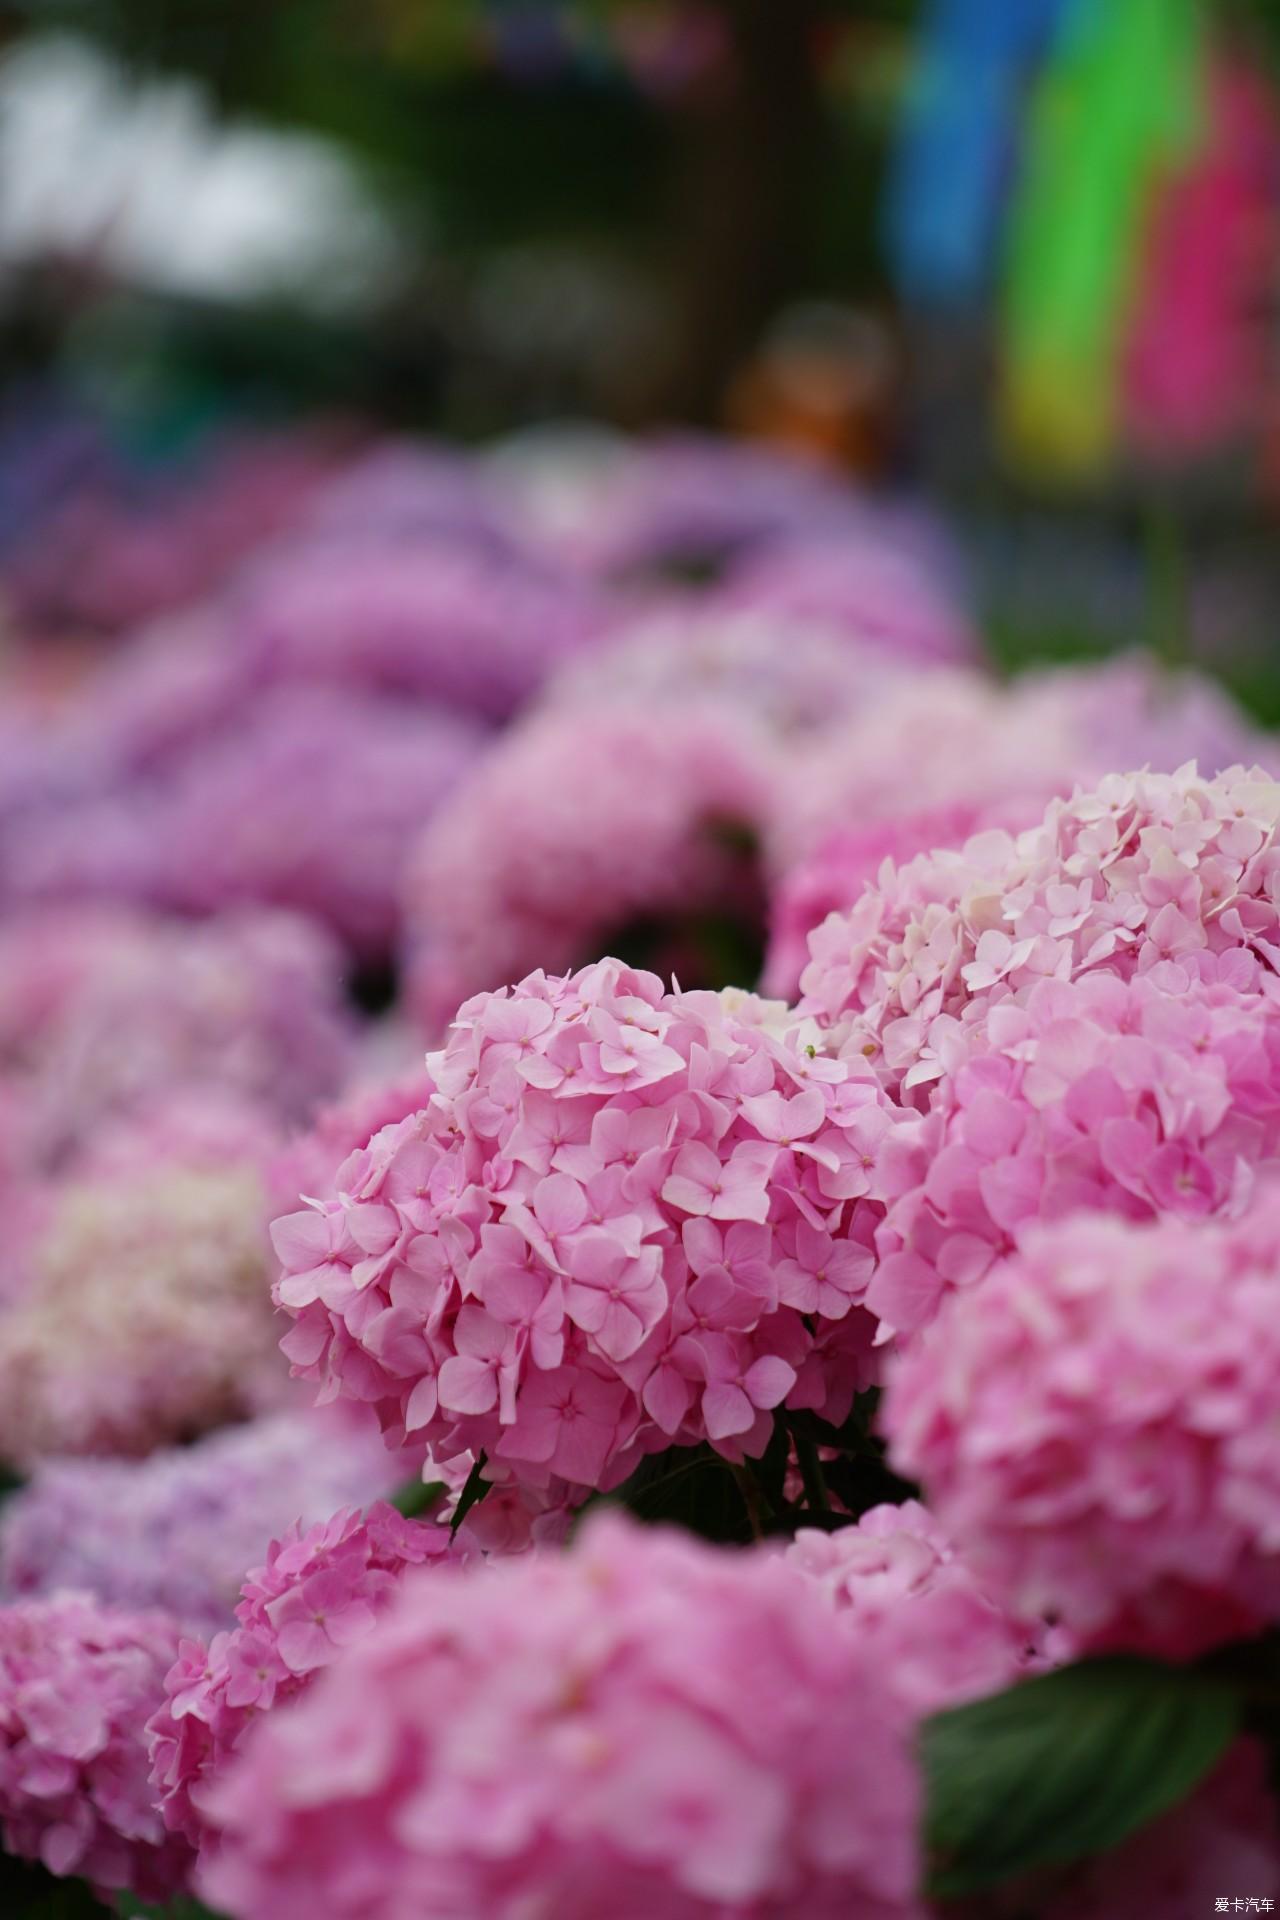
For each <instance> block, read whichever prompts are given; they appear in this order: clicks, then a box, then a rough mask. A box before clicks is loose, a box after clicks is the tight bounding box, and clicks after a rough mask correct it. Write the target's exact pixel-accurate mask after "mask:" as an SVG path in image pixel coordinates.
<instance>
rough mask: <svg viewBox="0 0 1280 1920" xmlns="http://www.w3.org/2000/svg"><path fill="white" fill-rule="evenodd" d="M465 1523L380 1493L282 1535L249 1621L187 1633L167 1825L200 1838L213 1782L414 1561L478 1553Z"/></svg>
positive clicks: (161, 1712)
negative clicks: (413, 1509) (403, 1506)
mask: <svg viewBox="0 0 1280 1920" xmlns="http://www.w3.org/2000/svg"><path fill="white" fill-rule="evenodd" d="M475 1551H476V1550H475V1548H474V1547H473V1546H472V1545H471V1543H470V1541H469V1539H468V1537H467V1535H466V1531H465V1528H464V1529H462V1530H460V1531H459V1533H458V1534H457V1535H456V1536H454V1537H451V1535H450V1532H449V1529H448V1528H447V1527H445V1526H440V1525H437V1524H436V1523H435V1522H433V1521H421V1520H406V1519H404V1518H403V1516H402V1515H400V1514H399V1513H397V1512H396V1510H395V1508H394V1507H390V1506H387V1505H386V1504H385V1503H384V1502H381V1501H379V1502H377V1503H376V1504H375V1505H374V1506H372V1507H371V1508H370V1509H369V1512H368V1515H367V1516H365V1517H362V1516H361V1514H360V1512H359V1511H358V1509H356V1508H354V1507H352V1508H347V1509H344V1510H342V1511H340V1512H338V1513H335V1514H334V1515H333V1516H332V1517H331V1518H330V1519H328V1520H324V1521H321V1522H318V1523H317V1524H316V1525H314V1526H311V1527H309V1528H307V1529H306V1531H305V1532H304V1531H303V1530H302V1528H301V1527H299V1526H297V1525H295V1526H293V1527H292V1528H290V1530H289V1531H288V1532H287V1533H286V1534H285V1535H284V1537H283V1538H282V1539H280V1540H273V1541H272V1542H271V1544H270V1546H269V1548H268V1550H267V1558H266V1563H265V1565H263V1566H259V1567H255V1568H254V1569H253V1570H252V1572H250V1573H249V1574H248V1575H247V1577H246V1578H245V1581H244V1585H243V1587H242V1589H241V1598H240V1601H239V1604H238V1605H237V1607H236V1610H235V1611H236V1620H237V1624H236V1626H234V1627H233V1628H232V1629H231V1630H230V1631H228V1632H225V1633H217V1634H215V1635H214V1637H213V1639H212V1640H211V1641H210V1642H209V1645H208V1646H207V1647H206V1646H205V1645H204V1643H203V1642H202V1641H198V1640H184V1641H183V1642H182V1646H181V1650H180V1652H179V1655H178V1659H177V1661H176V1662H175V1664H174V1665H173V1667H172V1668H171V1670H170V1672H169V1674H168V1676H167V1679H166V1681H165V1690H164V1699H163V1704H161V1705H160V1706H159V1707H158V1708H157V1710H156V1713H155V1716H154V1718H153V1719H152V1721H151V1724H150V1726H149V1728H148V1735H149V1739H150V1746H151V1756H152V1784H153V1786H154V1788H155V1793H156V1796H157V1804H158V1806H159V1809H160V1812H161V1814H162V1816H163V1819H164V1822H165V1825H166V1826H168V1827H169V1828H171V1829H172V1831H173V1832H175V1833H181V1834H183V1835H184V1836H185V1837H186V1838H187V1839H188V1840H189V1841H190V1842H191V1844H192V1845H193V1846H196V1847H199V1846H200V1845H201V1843H202V1841H203V1839H204V1837H205V1835H204V1822H203V1807H204V1804H205V1801H206V1797H207V1795H208V1793H209V1790H210V1788H211V1787H212V1786H213V1785H214V1784H215V1783H216V1781H217V1780H218V1779H219V1777H220V1776H221V1775H222V1773H223V1772H224V1771H225V1769H226V1767H227V1765H228V1763H229V1762H230V1760H231V1758H232V1756H233V1755H234V1754H235V1753H236V1752H237V1751H238V1750H239V1748H240V1746H241V1745H242V1743H243V1741H244V1738H245V1735H246V1734H247V1733H248V1732H249V1730H250V1728H252V1727H254V1726H255V1725H256V1724H257V1722H258V1721H259V1719H260V1718H261V1716H262V1715H263V1714H264V1713H266V1712H268V1711H269V1710H271V1709H274V1708H275V1707H277V1706H282V1705H283V1704H284V1703H285V1702H286V1701H288V1700H292V1699H293V1698H294V1697H295V1696H296V1695H297V1694H299V1693H301V1692H302V1691H303V1689H304V1688H306V1687H307V1686H308V1684H309V1683H310V1682H311V1681H312V1680H313V1679H314V1677H315V1675H316V1674H317V1673H318V1672H319V1671H320V1669H321V1668H322V1667H327V1666H330V1665H331V1664H332V1663H333V1661H335V1660H336V1659H337V1658H338V1656H339V1654H341V1653H342V1652H343V1651H344V1650H345V1649H346V1648H348V1647H351V1646H354V1645H355V1643H356V1642H357V1641H359V1640H361V1639H363V1638H364V1637H365V1635H366V1634H368V1633H369V1631H370V1630H371V1628H372V1627H373V1625H374V1622H375V1621H376V1620H377V1619H378V1617H379V1615H380V1614H382V1613H384V1612H385V1611H386V1608H387V1606H388V1604H389V1603H390V1600H391V1598H392V1596H393V1594H394V1592H395V1590H396V1586H397V1584H398V1582H399V1580H400V1578H401V1576H402V1575H403V1573H404V1572H405V1569H406V1568H408V1567H421V1566H424V1565H426V1564H427V1563H428V1562H431V1563H444V1562H446V1561H447V1562H452V1563H457V1562H461V1561H465V1560H469V1559H472V1558H474V1557H475Z"/></svg>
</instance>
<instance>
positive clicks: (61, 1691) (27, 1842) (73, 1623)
mask: <svg viewBox="0 0 1280 1920" xmlns="http://www.w3.org/2000/svg"><path fill="white" fill-rule="evenodd" d="M177 1645H178V1631H177V1626H176V1624H175V1623H174V1622H173V1621H171V1620H170V1619H169V1618H168V1617H167V1616H166V1615H165V1614H163V1613H130V1612H125V1611H115V1610H112V1609H109V1608H105V1607H100V1606H99V1605H98V1604H97V1603H96V1602H95V1601H92V1600H90V1599H89V1598H88V1597H87V1596H85V1595H83V1594H76V1593H64V1594H61V1595H58V1596H57V1597H55V1598H53V1599H49V1600H24V1601H20V1602H18V1603H16V1604H15V1605H12V1606H6V1607H0V1831H2V1832H3V1835H4V1844H5V1847H6V1848H7V1849H8V1851H9V1852H10V1853H14V1854H17V1855H19V1856H20V1857H21V1858H23V1859H26V1860H39V1861H41V1862H43V1864H44V1865H45V1866H46V1867H47V1868H48V1869H49V1871H50V1872H51V1873H55V1874H58V1875H67V1874H76V1875H80V1876H82V1877H83V1878H84V1879H86V1880H89V1881H91V1882H93V1883H94V1885H95V1886H97V1887H100V1888H102V1889H104V1890H105V1889H112V1890H114V1889H118V1888H126V1889H128V1890H129V1891H130V1892H132V1893H135V1894H137V1895H138V1896H139V1898H141V1899H144V1900H160V1901H163V1900H169V1899H171V1898H172V1897H173V1896H174V1895H175V1894H176V1893H178V1892H179V1891H181V1889H182V1888H183V1886H184V1885H185V1883H186V1880H187V1876H188V1874H189V1872H190V1868H191V1862H192V1854H191V1850H190V1848H189V1847H188V1845H187V1843H186V1842H185V1841H184V1840H183V1839H181V1838H180V1837H179V1836H178V1835H176V1834H170V1833H167V1832H166V1831H165V1825H164V1822H163V1820H162V1819H161V1817H160V1815H159V1813H158V1812H157V1811H156V1809H155V1807H154V1805H153V1804H152V1790H151V1787H150V1785H149V1782H148V1761H147V1744H146V1737H145V1728H146V1723H147V1720H148V1718H149V1716H150V1715H151V1714H152V1713H153V1712H154V1711H155V1709H156V1707H157V1706H158V1705H159V1703H160V1701H161V1700H162V1699H163V1698H164V1676H165V1670H166V1668H167V1667H168V1666H169V1664H170V1662H171V1661H172V1660H173V1657H174V1655H175V1653H176V1651H177Z"/></svg>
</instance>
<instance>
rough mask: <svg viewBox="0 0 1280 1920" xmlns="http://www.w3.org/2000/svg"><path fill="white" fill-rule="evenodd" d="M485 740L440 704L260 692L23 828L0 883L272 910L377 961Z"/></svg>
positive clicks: (29, 891)
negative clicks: (446, 798) (165, 764)
mask: <svg viewBox="0 0 1280 1920" xmlns="http://www.w3.org/2000/svg"><path fill="white" fill-rule="evenodd" d="M483 738H484V736H483V734H482V732H481V730H480V728H479V727H478V726H477V725H475V724H474V723H473V722H472V721H470V720H469V719H468V718H467V717H466V716H465V715H461V714H456V713H450V712H448V711H446V710H444V709H440V708H430V707H413V706H406V705H405V704H404V703H403V702H397V701H395V700H393V699H391V698H389V697H379V696H377V695H373V694H367V693H360V692H353V691H352V690H350V689H347V690H345V691H339V690H337V689H330V688H323V687H297V686H286V687H280V688H274V689H271V688H269V689H267V690H265V691H262V692H258V693H256V694H254V695H253V696H252V698H246V700H245V702H244V705H243V708H242V709H241V710H238V711H236V712H235V714H234V715H233V716H231V717H230V718H229V723H228V724H227V725H226V726H224V727H223V728H221V729H220V730H219V729H213V728H211V729H210V731H209V735H208V737H207V738H205V739H204V740H202V741H201V742H199V743H198V744H197V745H196V746H195V747H193V748H190V749H188V750H187V751H186V752H185V753H184V754H183V755H182V756H181V757H180V758H179V759H177V761H176V763H175V764H174V765H172V766H170V767H169V768H168V769H166V770H165V771H164V773H163V774H157V773H155V772H152V773H150V774H149V775H148V776H147V778H146V779H145V780H134V781H125V782H123V783H122V784H120V785H119V786H117V787H115V788H113V790H112V791H111V792H110V793H109V794H108V795H107V796H106V797H105V798H103V797H95V798H93V799H91V800H88V801H86V802H83V803H81V804H80V805H78V806H69V807H63V808H61V809H57V810H51V811H50V812H49V813H48V814H47V815H46V816H45V817H44V818H42V819H40V820H38V821H36V822H34V823H32V824H30V825H28V826H27V827H26V829H25V831H24V832H22V833H21V834H19V835H15V836H14V840H13V844H12V847H11V849H10V851H9V852H8V854H7V855H6V854H4V853H3V851H0V868H2V869H3V880H4V883H5V885H6V887H7V890H8V893H9V895H10V897H11V898H13V899H15V900H18V901H27V900H51V899H67V898H89V897H97V898H104V899H111V900H116V901H124V900H131V901H138V902H141V903H143V904H145V905H149V906H153V907H162V908H169V909H174V910H177V911H179V912H183V913H199V914H205V913H213V912H218V911H221V910H222V909H224V908H227V907H232V906H239V905H244V904H246V903H248V904H260V905H266V906H275V907H282V908H287V909H292V910H293V911H295V912H298V913H305V914H307V915H309V916H310V917H311V918H312V920H314V921H315V922H316V923H317V924H318V925H321V926H328V927H330V928H332V930H333V932H334V933H335V934H336V935H337V936H338V937H339V938H340V939H341V940H342V942H343V943H344V945H345V946H346V947H347V948H348V949H349V950H351V951H352V952H354V953H355V954H357V955H359V956H361V957H367V956H370V955H372V956H380V955H384V954H388V953H390V952H391V951H392V950H393V949H394V947H395V946H396V944H397V939H398V934H399V893H400V874H401V868H402V866H403V864H404V860H405V857H406V855H407V853H408V850H409V847H410V845H411V844H412V843H413V841H414V840H415V839H416V838H417V835H418V834H419V832H420V831H421V828H422V825H423V822H424V821H426V820H427V819H429V818H430V816H431V813H432V812H433V810H434V808H435V806H436V805H437V803H438V802H439V800H440V799H441V797H442V796H443V795H444V794H445V793H447V792H448V790H449V789H450V788H451V787H452V785H453V784H454V783H455V781H456V780H457V779H458V777H459V776H460V774H461V773H462V772H463V770H464V769H465V768H466V767H468V766H469V765H470V764H471V763H472V761H474V760H475V759H476V757H477V755H478V753H479V751H480V748H481V744H482V741H483Z"/></svg>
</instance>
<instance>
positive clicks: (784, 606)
mask: <svg viewBox="0 0 1280 1920" xmlns="http://www.w3.org/2000/svg"><path fill="white" fill-rule="evenodd" d="M938 558H939V556H937V555H935V554H933V553H929V552H927V551H926V547H925V543H924V542H923V541H921V540H920V538H919V537H918V536H917V538H916V539H914V540H911V539H909V538H908V539H906V540H904V539H903V538H902V536H901V534H899V535H898V537H896V538H895V537H894V530H893V528H892V526H891V525H886V524H884V523H882V522H879V521H876V520H873V519H871V517H870V516H869V515H868V516H867V519H866V520H865V522H864V523H862V524H859V523H858V522H857V521H856V520H852V521H851V524H849V525H847V526H844V527H841V528H839V529H838V530H837V529H832V530H831V531H830V532H829V533H827V534H826V535H823V536H819V537H817V538H813V537H805V536H804V535H803V534H801V535H800V536H799V537H795V536H792V537H791V538H787V539H782V540H776V541H772V542H770V544H769V545H767V546H765V547H762V548H761V549H760V550H759V551H758V552H756V553H752V554H749V555H748V556H747V558H746V560H745V561H744V562H743V563H742V564H741V565H740V566H739V567H738V568H737V569H736V570H735V571H734V573H733V575H732V577H731V580H730V582H729V586H728V588H727V593H726V597H727V598H728V599H729V600H730V602H731V603H734V604H739V605H743V606H746V607H749V608H750V609H751V610H752V611H753V612H755V613H758V614H763V615H764V616H765V617H766V619H769V620H771V621H772V622H773V623H774V624H775V625H779V626H784V627H785V626H787V625H790V624H795V623H806V624H808V625H809V626H810V627H819V628H822V629H825V630H826V631H827V632H829V633H832V634H838V635H839V636H840V637H841V639H842V640H843V641H844V642H845V644H846V646H848V645H849V644H850V643H852V644H853V645H854V646H856V647H857V648H858V649H859V650H860V651H862V652H864V653H867V654H870V655H872V656H874V655H875V654H876V653H882V654H884V655H885V657H886V658H888V659H889V660H891V661H895V662H897V663H899V664H901V663H902V662H903V661H904V660H905V661H906V662H908V663H909V664H910V665H912V666H919V667H924V666H928V665H932V664H933V663H935V662H940V661H947V662H955V661H967V660H971V659H973V657H974V656H975V654H976V653H977V651H978V647H977V640H976V637H975V634H974V631H973V627H972V625H971V624H970V621H969V619H968V617H967V615H966V612H965V609H964V606H963V602H962V598H961V595H960V593H959V592H958V591H957V588H956V583H955V582H954V580H951V579H948V578H947V575H946V571H945V570H944V569H943V568H942V567H940V566H939V564H938Z"/></svg>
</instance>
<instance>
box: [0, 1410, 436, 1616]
mask: <svg viewBox="0 0 1280 1920" xmlns="http://www.w3.org/2000/svg"><path fill="white" fill-rule="evenodd" d="M414 1470H415V1469H414V1466H413V1465H412V1464H406V1463H405V1462H403V1461H397V1459H396V1457H395V1456H394V1455H393V1454H391V1453H389V1452H388V1451H387V1449H386V1448H385V1447H384V1446H383V1444H382V1437H381V1435H380V1434H379V1433H378V1430H377V1427H376V1425H375V1424H374V1422H373V1421H372V1420H371V1419H370V1417H369V1416H368V1414H367V1411H366V1410H365V1409H364V1408H355V1407H353V1406H352V1405H351V1403H350V1402H343V1403H342V1404H341V1405H340V1406H335V1407H323V1408H313V1407H307V1408H295V1409H291V1410H290V1411H289V1412H286V1413H276V1414H269V1415H264V1416H262V1417H260V1418H259V1419H256V1420H246V1421H242V1422H241V1423H240V1424H239V1425H237V1426H231V1427H222V1428H220V1429H219V1430H218V1431H217V1432H215V1433H210V1434H206V1435H204V1436H203V1437H202V1438H201V1439H199V1440H197V1441H195V1442H193V1443H192V1444H191V1445H190V1446H185V1447H164V1448H160V1449H158V1450H157V1451H156V1452H154V1453H150V1454H148V1455H147V1456H146V1458H145V1459H142V1460H119V1459H117V1460H112V1459H52V1460H46V1461H42V1462H40V1463H39V1464H37V1466H36V1469H35V1471H34V1473H33V1474H32V1477H31V1479H30V1481H29V1482H28V1484H27V1485H26V1486H25V1487H22V1488H20V1489H19V1491H18V1492H17V1493H15V1494H13V1495H12V1496H11V1497H10V1498H9V1499H8V1500H7V1501H6V1502H5V1505H4V1508H3V1510H0V1598H8V1599H14V1600H16V1599H26V1598H29V1597H34V1596H36V1595H47V1594H51V1593H55V1592H57V1591H58V1589H59V1588H64V1587H75V1588H79V1589H81V1590H83V1591H85V1592H88V1593H92V1594H94V1595H95V1596H96V1597H97V1598H98V1599H99V1600H101V1601H103V1602H104V1603H106V1604H108V1605H111V1606H117V1607H130V1608H135V1609H136V1608H150V1607H159V1608H163V1610H164V1611H165V1612H166V1613H168V1614H171V1615H172V1616H173V1617H174V1618H175V1619H176V1620H178V1621H180V1622H181V1623H182V1627H183V1630H184V1631H185V1632H187V1633H199V1634H212V1633H215V1632H217V1631H218V1630H219V1629H220V1628H222V1627H226V1626H229V1625H230V1624H231V1622H232V1620H233V1617H234V1614H233V1610H234V1607H235V1603H236V1601H237V1599H238V1598H239V1595H240V1585H241V1582H242V1581H243V1579H244V1572H245V1568H246V1567H251V1566H256V1565H257V1564H258V1563H259V1561H260V1560H261V1559H262V1557H263V1555H264V1553H265V1552H266V1549H267V1546H268V1544H269V1542H270V1541H271V1540H273V1539H275V1538H278V1537H279V1536H280V1535H281V1534H283V1533H284V1532H285V1531H286V1529H287V1528H288V1527H290V1526H292V1525H293V1524H294V1522H295V1521H297V1520H301V1523H302V1524H303V1525H304V1526H311V1525H313V1524H314V1523H315V1522H316V1521H319V1520H323V1519H326V1518H327V1517H328V1516H329V1515H330V1514H332V1513H334V1512H335V1511H336V1510H337V1508H339V1507H342V1506H347V1505H352V1504H355V1505H361V1506H362V1505H364V1504H365V1503H366V1502H367V1501H369V1500H372V1499H377V1498H383V1497H386V1496H387V1495H389V1494H391V1493H392V1492H393V1491H394V1490H395V1487H396V1486H397V1484H398V1483H400V1482H402V1481H404V1480H406V1479H408V1478H410V1477H411V1475H412V1473H413V1472H414Z"/></svg>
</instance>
